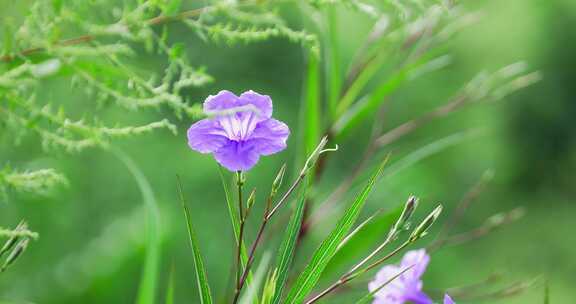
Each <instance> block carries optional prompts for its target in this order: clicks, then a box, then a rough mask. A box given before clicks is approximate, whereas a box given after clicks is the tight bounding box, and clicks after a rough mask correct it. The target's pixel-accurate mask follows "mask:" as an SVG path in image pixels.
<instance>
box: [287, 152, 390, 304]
mask: <svg viewBox="0 0 576 304" xmlns="http://www.w3.org/2000/svg"><path fill="white" fill-rule="evenodd" d="M385 163H386V162H385V161H384V162H382V164H381V165H380V166H379V167H378V169H377V170H376V171H375V172H374V173H373V174H372V177H371V178H370V180H369V181H368V184H367V185H366V186H365V187H364V189H362V191H361V192H360V193H359V194H358V195H357V196H356V199H355V200H354V202H353V203H352V205H350V207H348V209H347V210H346V212H345V213H344V215H343V216H342V218H341V219H340V221H339V222H338V223H337V225H336V227H335V228H334V230H332V232H331V233H330V235H329V236H328V237H327V238H326V239H325V240H324V241H323V242H322V244H321V245H320V247H318V249H317V250H316V252H315V253H314V256H313V257H312V259H311V260H310V262H309V263H308V265H306V268H305V269H304V271H303V272H302V273H301V274H300V276H299V277H298V279H297V280H296V283H294V286H293V287H292V289H291V290H290V292H289V293H288V296H287V299H286V301H285V303H292V304H296V303H302V301H303V300H304V298H305V297H306V296H307V295H308V294H309V293H310V291H312V289H313V288H314V286H315V285H316V283H318V280H319V279H320V276H321V275H322V273H323V272H324V269H325V268H326V265H328V263H329V262H330V260H331V259H332V257H334V254H335V253H336V250H337V248H338V245H339V244H340V242H341V241H342V240H343V239H344V237H346V234H347V233H348V231H350V228H352V226H353V225H354V223H355V222H356V219H357V218H358V215H359V214H360V211H361V210H362V207H363V206H364V204H365V203H366V199H367V198H368V195H369V194H370V192H371V190H372V188H373V187H374V184H375V183H376V180H377V179H378V177H379V176H380V174H381V173H382V170H383V168H384V165H385Z"/></svg>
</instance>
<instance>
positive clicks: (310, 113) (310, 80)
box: [303, 54, 321, 155]
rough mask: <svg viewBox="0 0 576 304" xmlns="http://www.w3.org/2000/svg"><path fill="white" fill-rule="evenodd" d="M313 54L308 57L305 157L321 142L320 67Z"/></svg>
mask: <svg viewBox="0 0 576 304" xmlns="http://www.w3.org/2000/svg"><path fill="white" fill-rule="evenodd" d="M318 60H319V59H318V58H317V57H316V56H314V55H313V54H310V55H309V56H308V71H307V76H306V103H305V104H306V105H305V110H304V117H305V126H304V128H303V130H304V144H305V151H304V152H305V155H308V154H310V153H311V152H312V151H313V150H314V148H315V147H316V144H317V143H318V141H319V140H320V127H321V126H320V74H319V69H320V65H319V63H318Z"/></svg>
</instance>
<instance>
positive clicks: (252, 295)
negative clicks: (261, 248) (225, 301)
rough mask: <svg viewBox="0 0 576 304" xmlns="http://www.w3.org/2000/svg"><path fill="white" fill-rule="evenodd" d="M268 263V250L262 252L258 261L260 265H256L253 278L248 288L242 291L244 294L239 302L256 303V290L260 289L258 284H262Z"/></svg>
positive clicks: (244, 303)
mask: <svg viewBox="0 0 576 304" xmlns="http://www.w3.org/2000/svg"><path fill="white" fill-rule="evenodd" d="M269 263H270V254H269V252H266V253H264V255H263V257H262V261H261V262H260V265H258V269H257V270H256V273H255V274H254V280H253V281H252V283H251V284H249V285H248V289H247V290H246V293H244V296H243V297H242V298H240V304H252V303H258V302H257V301H258V298H257V296H258V290H259V289H260V285H262V281H264V277H265V276H266V270H267V269H268V264H269Z"/></svg>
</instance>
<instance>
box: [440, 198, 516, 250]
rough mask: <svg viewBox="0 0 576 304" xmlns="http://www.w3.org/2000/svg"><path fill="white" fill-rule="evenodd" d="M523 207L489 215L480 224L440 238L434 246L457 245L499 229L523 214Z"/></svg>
mask: <svg viewBox="0 0 576 304" xmlns="http://www.w3.org/2000/svg"><path fill="white" fill-rule="evenodd" d="M524 213H525V211H524V208H521V207H520V208H516V209H513V210H512V211H509V212H506V213H498V214H495V215H493V216H491V217H489V218H488V219H487V220H486V221H485V222H484V224H482V226H480V227H478V228H476V229H473V230H470V231H467V232H463V233H460V234H456V235H453V236H449V237H446V238H444V239H442V240H440V241H439V242H438V243H437V244H436V245H435V246H436V247H435V248H440V247H443V246H445V245H459V244H463V243H468V242H470V241H473V240H476V239H479V238H481V237H484V236H486V235H488V234H490V233H491V232H493V231H494V230H496V229H499V228H501V227H503V226H505V225H508V224H511V223H513V222H515V221H517V220H519V219H520V218H522V217H523V216H524Z"/></svg>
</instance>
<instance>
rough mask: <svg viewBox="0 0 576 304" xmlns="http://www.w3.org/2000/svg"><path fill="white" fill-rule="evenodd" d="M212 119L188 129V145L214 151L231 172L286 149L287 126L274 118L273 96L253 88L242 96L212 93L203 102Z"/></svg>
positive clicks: (288, 133) (216, 157)
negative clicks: (262, 156) (263, 156)
mask: <svg viewBox="0 0 576 304" xmlns="http://www.w3.org/2000/svg"><path fill="white" fill-rule="evenodd" d="M204 113H205V114H207V115H209V118H206V119H202V120H200V121H198V122H196V123H194V124H193V125H192V126H191V127H190V128H189V129H188V145H189V146H190V148H192V149H193V150H196V151H198V152H200V153H211V154H212V155H213V156H214V158H215V159H216V161H217V162H218V163H220V164H221V165H222V166H224V167H225V168H227V169H228V170H230V171H247V170H250V169H251V168H252V167H253V166H254V165H255V164H256V163H257V162H258V159H259V158H260V156H261V155H270V154H274V153H277V152H280V151H282V150H284V149H285V148H286V140H287V139H288V136H289V135H290V129H289V128H288V126H287V125H286V124H285V123H283V122H281V121H279V120H276V119H273V118H272V99H270V97H269V96H267V95H260V94H258V93H256V92H254V91H247V92H244V93H242V95H240V96H236V95H234V94H233V93H232V92H229V91H220V92H219V93H218V94H216V95H210V96H208V98H207V99H206V101H204Z"/></svg>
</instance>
